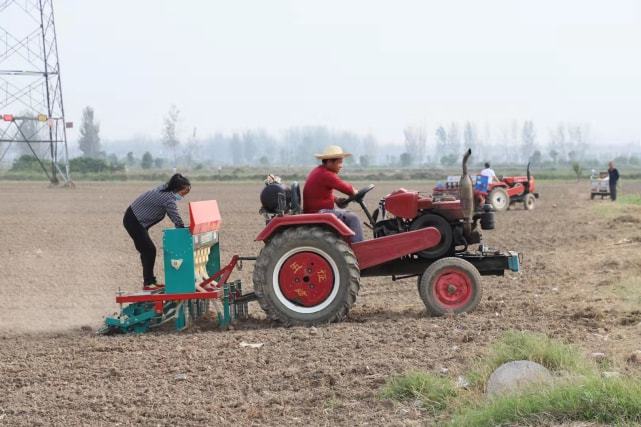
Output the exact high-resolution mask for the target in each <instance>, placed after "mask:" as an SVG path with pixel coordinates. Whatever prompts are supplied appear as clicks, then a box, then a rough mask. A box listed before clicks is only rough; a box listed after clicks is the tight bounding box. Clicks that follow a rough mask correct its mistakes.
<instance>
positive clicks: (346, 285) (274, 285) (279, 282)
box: [253, 226, 360, 325]
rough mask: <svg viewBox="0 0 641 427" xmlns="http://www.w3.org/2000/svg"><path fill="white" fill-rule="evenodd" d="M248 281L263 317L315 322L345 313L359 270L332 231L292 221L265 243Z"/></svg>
mask: <svg viewBox="0 0 641 427" xmlns="http://www.w3.org/2000/svg"><path fill="white" fill-rule="evenodd" d="M253 281H254V292H255V293H256V297H257V298H258V302H259V303H260V306H261V308H262V309H263V310H264V311H265V313H266V314H267V317H268V318H270V319H272V320H277V321H279V322H281V323H283V324H285V325H316V324H319V323H330V322H338V321H341V320H343V319H344V318H345V316H346V315H347V313H348V312H349V310H350V308H351V307H352V305H353V304H354V302H355V301H356V296H357V295H358V289H359V285H360V283H359V282H360V271H359V268H358V262H357V261H356V256H355V255H354V252H352V249H351V248H350V247H349V245H348V244H347V243H346V242H345V241H344V240H343V239H342V238H340V236H338V235H336V233H333V232H331V231H329V230H327V229H324V228H321V227H306V226H305V227H293V228H288V229H285V230H284V231H282V232H281V233H278V234H277V235H275V236H274V237H273V238H271V239H270V240H269V241H268V242H267V243H266V244H265V247H264V248H263V249H262V250H261V252H260V254H259V255H258V258H257V259H256V265H255V268H254V274H253Z"/></svg>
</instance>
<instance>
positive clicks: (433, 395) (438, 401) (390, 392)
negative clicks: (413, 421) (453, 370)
mask: <svg viewBox="0 0 641 427" xmlns="http://www.w3.org/2000/svg"><path fill="white" fill-rule="evenodd" d="M456 394H457V390H456V388H454V386H453V385H452V383H451V381H450V380H449V379H448V378H443V377H438V376H436V375H433V374H429V373H424V372H410V373H408V374H405V375H401V376H398V377H394V378H392V379H391V380H390V381H388V382H387V384H386V385H385V386H384V388H383V392H382V397H383V398H386V399H393V400H398V401H416V400H418V401H420V402H421V405H422V407H423V408H424V409H425V410H426V411H428V412H430V413H432V415H436V414H438V413H439V412H440V411H442V410H444V409H445V408H446V407H447V403H448V400H449V399H451V398H453V397H456Z"/></svg>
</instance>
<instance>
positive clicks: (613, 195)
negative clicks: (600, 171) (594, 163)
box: [610, 182, 617, 201]
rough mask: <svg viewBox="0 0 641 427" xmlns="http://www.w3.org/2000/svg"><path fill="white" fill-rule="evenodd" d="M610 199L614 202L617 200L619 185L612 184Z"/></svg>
mask: <svg viewBox="0 0 641 427" xmlns="http://www.w3.org/2000/svg"><path fill="white" fill-rule="evenodd" d="M610 199H612V201H615V200H616V199H617V184H616V182H615V183H614V185H613V184H610Z"/></svg>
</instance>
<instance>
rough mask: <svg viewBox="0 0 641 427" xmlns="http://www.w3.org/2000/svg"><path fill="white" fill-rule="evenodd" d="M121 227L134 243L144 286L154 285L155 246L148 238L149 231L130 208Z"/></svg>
mask: <svg viewBox="0 0 641 427" xmlns="http://www.w3.org/2000/svg"><path fill="white" fill-rule="evenodd" d="M122 225H124V226H125V229H126V230H127V233H129V236H131V238H132V240H133V241H134V245H135V246H136V250H137V251H138V252H139V253H140V261H141V262H142V276H143V281H144V285H151V284H152V283H156V276H154V264H155V263H156V246H155V245H154V242H153V241H152V240H151V237H149V231H147V229H146V228H145V227H143V226H142V225H141V224H140V222H138V219H137V218H136V215H134V212H133V211H132V210H131V207H129V208H127V211H126V212H125V216H124V218H123V219H122Z"/></svg>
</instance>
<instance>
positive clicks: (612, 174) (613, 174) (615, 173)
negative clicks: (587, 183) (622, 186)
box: [608, 168, 619, 185]
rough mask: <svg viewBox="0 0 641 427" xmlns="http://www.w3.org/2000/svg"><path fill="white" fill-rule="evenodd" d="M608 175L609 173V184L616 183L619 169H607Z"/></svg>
mask: <svg viewBox="0 0 641 427" xmlns="http://www.w3.org/2000/svg"><path fill="white" fill-rule="evenodd" d="M608 175H610V185H616V184H617V181H618V180H619V171H618V170H617V168H612V169H608Z"/></svg>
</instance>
